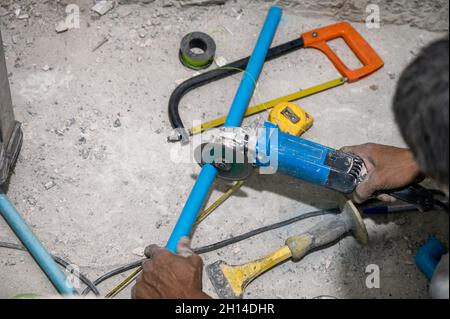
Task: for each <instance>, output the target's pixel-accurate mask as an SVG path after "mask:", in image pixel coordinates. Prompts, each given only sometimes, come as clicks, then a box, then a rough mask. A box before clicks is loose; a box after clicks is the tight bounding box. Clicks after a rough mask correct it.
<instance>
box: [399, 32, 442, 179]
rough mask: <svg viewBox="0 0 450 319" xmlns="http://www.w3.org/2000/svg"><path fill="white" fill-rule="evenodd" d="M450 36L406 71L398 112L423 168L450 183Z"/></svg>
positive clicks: (432, 175) (426, 50)
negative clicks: (449, 110) (449, 140)
mask: <svg viewBox="0 0 450 319" xmlns="http://www.w3.org/2000/svg"><path fill="white" fill-rule="evenodd" d="M448 77H449V39H448V36H447V37H446V38H445V39H442V40H439V41H437V42H434V43H432V44H431V45H430V46H428V47H427V48H425V49H424V50H423V51H422V53H421V54H420V55H419V56H418V57H417V59H415V60H414V62H413V63H412V64H411V65H410V66H409V67H408V68H407V69H406V70H405V71H404V72H403V74H402V76H401V78H400V81H399V83H398V88H397V93H396V95H395V99H394V113H395V117H396V120H397V123H398V125H399V126H400V130H401V132H402V135H403V137H404V139H405V141H406V142H407V143H408V145H409V146H410V148H411V149H412V151H413V152H414V154H415V156H416V159H417V161H418V162H419V165H420V166H421V169H422V171H423V172H424V173H425V174H427V175H428V176H430V177H431V178H433V179H435V180H436V181H437V182H439V183H441V184H442V185H446V186H447V187H448V185H449V142H448V139H449V126H448V124H449V123H448V122H449V112H448V109H449V79H448Z"/></svg>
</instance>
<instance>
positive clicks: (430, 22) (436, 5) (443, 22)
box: [280, 0, 449, 31]
mask: <svg viewBox="0 0 450 319" xmlns="http://www.w3.org/2000/svg"><path fill="white" fill-rule="evenodd" d="M280 3H283V4H285V5H291V6H295V7H299V8H300V9H304V10H309V11H316V12H321V13H323V14H325V15H332V16H335V17H337V18H339V19H346V20H350V21H356V22H364V21H365V19H366V16H367V13H366V8H367V6H368V5H369V4H376V5H378V6H379V7H380V15H381V21H382V23H389V24H409V25H412V26H415V27H418V28H421V29H426V30H430V31H448V29H449V1H448V0H325V1H314V0H283V1H280Z"/></svg>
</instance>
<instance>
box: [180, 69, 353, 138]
mask: <svg viewBox="0 0 450 319" xmlns="http://www.w3.org/2000/svg"><path fill="white" fill-rule="evenodd" d="M346 82H347V79H346V78H339V79H336V80H333V81H329V82H326V83H323V84H319V85H316V86H313V87H310V88H308V89H305V90H301V91H298V92H295V93H293V94H290V95H286V96H283V97H280V98H278V99H275V100H272V101H268V102H265V103H262V104H259V105H256V106H253V107H250V108H248V110H247V112H246V113H245V117H249V116H252V115H255V114H258V113H261V112H264V111H266V110H268V109H271V108H273V107H275V106H277V105H279V104H281V103H285V102H294V101H297V100H300V99H302V98H305V97H308V96H311V95H314V94H317V93H320V92H323V91H326V90H329V89H332V88H335V87H338V86H341V85H343V84H345V83H346ZM225 121H226V117H225V116H223V117H220V118H217V119H215V120H212V121H210V122H207V123H203V124H202V125H199V126H195V127H193V128H191V129H190V130H189V134H190V135H195V134H199V133H203V132H204V131H207V130H210V129H212V128H215V127H219V126H222V125H223V124H224V123H225Z"/></svg>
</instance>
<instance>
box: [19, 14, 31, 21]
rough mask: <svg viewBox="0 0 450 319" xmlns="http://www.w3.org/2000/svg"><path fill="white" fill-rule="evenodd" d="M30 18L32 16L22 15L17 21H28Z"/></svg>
mask: <svg viewBox="0 0 450 319" xmlns="http://www.w3.org/2000/svg"><path fill="white" fill-rule="evenodd" d="M29 18H30V16H29V15H28V14H21V15H19V16H18V17H17V19H19V20H26V19H29Z"/></svg>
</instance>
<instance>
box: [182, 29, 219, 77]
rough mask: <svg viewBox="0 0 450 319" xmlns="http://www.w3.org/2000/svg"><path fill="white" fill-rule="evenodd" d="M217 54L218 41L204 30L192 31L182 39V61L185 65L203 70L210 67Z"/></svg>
mask: <svg viewBox="0 0 450 319" xmlns="http://www.w3.org/2000/svg"><path fill="white" fill-rule="evenodd" d="M215 56H216V43H215V42H214V40H213V39H212V38H211V37H210V36H209V35H207V34H206V33H203V32H192V33H189V34H187V35H186V36H185V37H184V38H183V40H181V47H180V61H181V63H183V65H184V66H186V67H188V68H190V69H193V70H201V69H206V68H208V67H209V66H210V65H211V64H212V63H213V62H214V58H215Z"/></svg>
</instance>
